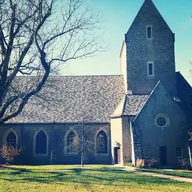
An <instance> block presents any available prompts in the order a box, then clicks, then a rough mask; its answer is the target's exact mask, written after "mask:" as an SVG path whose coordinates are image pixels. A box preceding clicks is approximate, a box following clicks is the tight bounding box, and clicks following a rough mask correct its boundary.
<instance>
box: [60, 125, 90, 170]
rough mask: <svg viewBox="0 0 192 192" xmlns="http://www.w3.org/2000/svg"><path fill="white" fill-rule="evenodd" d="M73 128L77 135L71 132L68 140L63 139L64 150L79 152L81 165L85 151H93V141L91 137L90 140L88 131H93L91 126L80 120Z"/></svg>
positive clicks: (82, 164)
mask: <svg viewBox="0 0 192 192" xmlns="http://www.w3.org/2000/svg"><path fill="white" fill-rule="evenodd" d="M74 130H77V132H78V135H73V134H72V135H73V137H72V138H67V139H69V141H68V140H67V141H63V142H64V143H66V144H67V145H66V146H65V151H66V152H68V153H76V154H79V155H80V162H81V166H82V167H83V166H84V161H85V158H86V155H87V153H94V142H93V139H92V140H91V138H90V135H91V134H90V132H91V131H93V128H92V127H91V125H89V124H87V123H86V122H84V121H82V122H81V123H78V124H77V125H76V126H75V127H74ZM72 133H73V131H72Z"/></svg>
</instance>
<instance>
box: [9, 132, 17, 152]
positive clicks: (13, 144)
mask: <svg viewBox="0 0 192 192" xmlns="http://www.w3.org/2000/svg"><path fill="white" fill-rule="evenodd" d="M6 144H7V145H8V146H9V147H14V148H15V147H16V145H17V138H16V135H15V133H14V132H13V131H11V132H10V133H9V134H8V135H7V139H6Z"/></svg>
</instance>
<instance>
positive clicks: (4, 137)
mask: <svg viewBox="0 0 192 192" xmlns="http://www.w3.org/2000/svg"><path fill="white" fill-rule="evenodd" d="M11 132H13V133H14V134H15V136H16V147H17V146H18V139H19V138H18V135H17V132H16V131H14V130H13V129H12V128H10V129H9V130H8V131H6V132H5V134H4V136H3V144H4V145H5V144H6V145H7V136H8V135H9V133H11Z"/></svg>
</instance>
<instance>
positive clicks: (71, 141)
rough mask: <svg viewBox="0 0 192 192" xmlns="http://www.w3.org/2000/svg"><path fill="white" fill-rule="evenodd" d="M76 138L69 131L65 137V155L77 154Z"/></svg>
mask: <svg viewBox="0 0 192 192" xmlns="http://www.w3.org/2000/svg"><path fill="white" fill-rule="evenodd" d="M77 148H78V137H77V135H76V134H75V133H74V132H73V131H71V132H70V133H69V134H68V136H67V153H77Z"/></svg>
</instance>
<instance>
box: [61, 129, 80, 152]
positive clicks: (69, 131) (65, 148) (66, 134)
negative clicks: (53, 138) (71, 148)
mask: <svg viewBox="0 0 192 192" xmlns="http://www.w3.org/2000/svg"><path fill="white" fill-rule="evenodd" d="M71 131H73V132H74V133H75V135H76V136H77V137H78V138H79V134H78V133H77V131H76V130H75V129H74V128H70V129H69V130H68V131H67V132H66V133H65V136H64V154H67V155H76V154H78V150H77V151H76V152H67V137H68V135H69V133H71Z"/></svg>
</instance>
